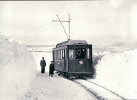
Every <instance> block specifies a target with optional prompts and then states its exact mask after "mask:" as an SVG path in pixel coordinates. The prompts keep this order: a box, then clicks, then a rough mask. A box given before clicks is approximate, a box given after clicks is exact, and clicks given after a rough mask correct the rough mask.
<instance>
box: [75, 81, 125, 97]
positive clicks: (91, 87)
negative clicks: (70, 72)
mask: <svg viewBox="0 0 137 100" xmlns="http://www.w3.org/2000/svg"><path fill="white" fill-rule="evenodd" d="M73 81H74V82H76V83H77V84H79V85H81V86H82V87H84V88H85V89H86V90H87V91H89V92H90V93H92V94H93V95H94V96H95V97H96V98H98V99H99V100H127V99H126V98H124V97H122V96H120V95H119V94H117V93H115V92H113V91H111V90H109V89H107V88H105V87H103V86H101V85H99V84H97V83H95V82H92V81H88V80H81V79H80V80H73Z"/></svg>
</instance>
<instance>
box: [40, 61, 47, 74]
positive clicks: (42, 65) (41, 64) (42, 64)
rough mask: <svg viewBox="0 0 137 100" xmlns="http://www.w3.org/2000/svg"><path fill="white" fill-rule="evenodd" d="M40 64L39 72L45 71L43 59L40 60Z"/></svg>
mask: <svg viewBox="0 0 137 100" xmlns="http://www.w3.org/2000/svg"><path fill="white" fill-rule="evenodd" d="M40 66H41V73H45V66H46V61H45V60H41V61H40Z"/></svg>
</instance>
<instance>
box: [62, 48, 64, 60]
mask: <svg viewBox="0 0 137 100" xmlns="http://www.w3.org/2000/svg"><path fill="white" fill-rule="evenodd" d="M62 59H64V49H63V50H62Z"/></svg>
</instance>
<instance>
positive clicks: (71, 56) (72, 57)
mask: <svg viewBox="0 0 137 100" xmlns="http://www.w3.org/2000/svg"><path fill="white" fill-rule="evenodd" d="M69 59H70V60H74V59H75V58H74V49H69Z"/></svg>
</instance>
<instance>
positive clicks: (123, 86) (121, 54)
mask: <svg viewBox="0 0 137 100" xmlns="http://www.w3.org/2000/svg"><path fill="white" fill-rule="evenodd" d="M112 47H113V48H114V46H112ZM112 50H113V51H112ZM119 50H120V51H119ZM94 52H95V51H94ZM136 59H137V49H128V50H127V48H126V49H119V47H115V49H111V51H110V50H108V49H106V50H103V52H101V50H100V52H95V53H94V64H96V78H95V79H92V80H91V79H89V80H90V81H92V82H96V83H98V84H100V85H102V86H104V87H106V88H108V89H109V90H112V91H114V92H116V93H117V94H119V95H121V96H123V97H124V98H126V99H137V85H136V84H137V78H136V76H137V67H136V65H137V61H136Z"/></svg>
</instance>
